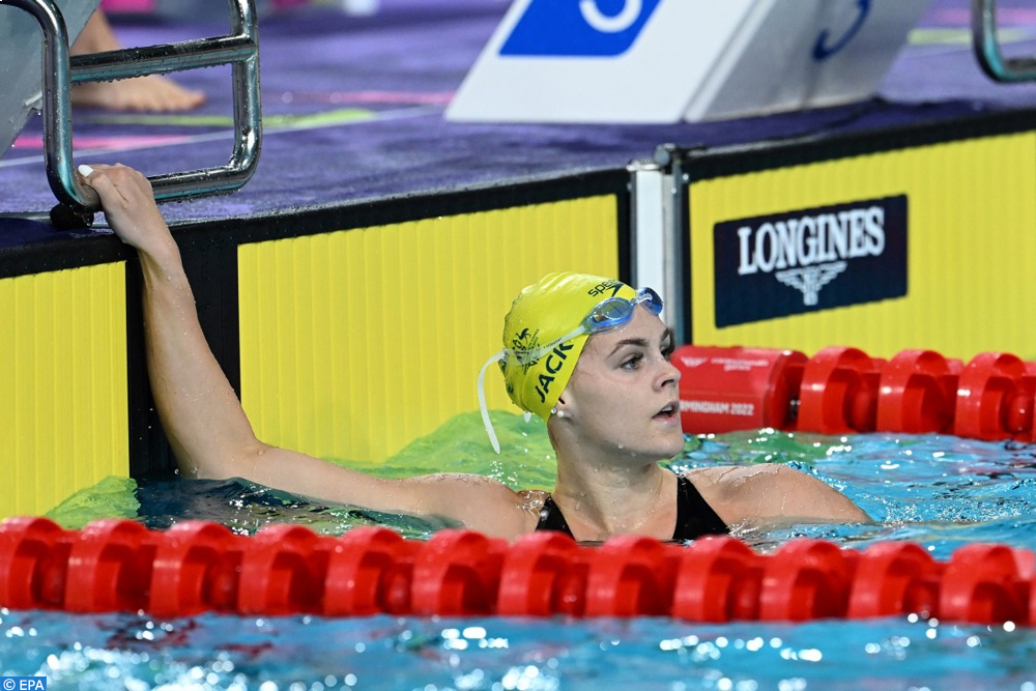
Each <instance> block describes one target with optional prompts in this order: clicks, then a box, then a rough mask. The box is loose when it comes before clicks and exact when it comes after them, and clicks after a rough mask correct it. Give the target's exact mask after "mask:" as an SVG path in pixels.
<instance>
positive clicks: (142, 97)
mask: <svg viewBox="0 0 1036 691" xmlns="http://www.w3.org/2000/svg"><path fill="white" fill-rule="evenodd" d="M121 48H122V45H121V44H120V43H119V39H118V38H117V37H116V36H115V32H114V31H113V30H112V28H111V25H110V24H109V23H108V19H107V18H106V17H105V16H104V12H103V11H102V10H101V9H98V10H97V11H96V12H94V13H93V15H92V16H91V17H90V20H89V21H88V22H87V23H86V27H85V28H84V29H83V32H82V33H81V34H80V35H79V38H78V39H76V41H75V43H74V44H72V50H71V53H72V55H87V54H90V53H101V52H105V51H109V50H119V49H121ZM204 102H205V94H203V93H201V92H200V91H192V90H190V89H186V88H184V87H182V86H180V85H179V84H177V83H176V82H174V81H173V80H171V79H169V78H167V77H164V76H162V75H157V74H152V75H147V76H144V77H136V78H134V79H122V80H119V81H116V82H91V83H87V84H79V85H77V86H75V87H73V88H72V103H73V105H76V106H83V107H88V108H106V109H108V110H130V111H138V112H143V111H152V112H175V111H182V110H192V109H194V108H197V107H198V106H200V105H201V104H202V103H204Z"/></svg>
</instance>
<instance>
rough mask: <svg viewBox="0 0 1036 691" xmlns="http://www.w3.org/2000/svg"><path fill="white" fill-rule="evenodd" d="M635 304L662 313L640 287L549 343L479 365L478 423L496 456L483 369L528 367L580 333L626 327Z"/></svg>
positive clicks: (610, 300)
mask: <svg viewBox="0 0 1036 691" xmlns="http://www.w3.org/2000/svg"><path fill="white" fill-rule="evenodd" d="M637 305H643V306H644V308H645V309H647V311H648V312H650V313H651V314H654V315H658V314H661V312H662V298H661V297H659V295H658V293H656V292H655V291H654V290H652V289H651V288H641V289H640V290H638V291H637V294H636V295H635V296H633V297H632V298H620V297H617V296H612V297H610V298H605V299H604V300H601V302H599V303H597V306H595V307H594V308H593V309H592V310H590V314H588V315H586V317H585V318H584V319H583V321H581V322H580V323H579V325H578V326H577V327H576V328H574V329H572V331H570V332H568V333H567V334H565V335H564V336H562V337H561V338H556V339H554V340H553V341H551V342H550V343H548V344H546V345H543V346H540V347H539V348H534V349H532V350H515V349H514V348H504V349H503V350H501V351H500V352H499V353H497V354H495V355H494V356H493V357H491V358H489V360H488V361H486V364H484V365H482V369H481V370H479V373H478V403H479V408H480V409H481V411H482V423H483V424H484V425H485V428H486V433H487V434H488V435H489V442H490V443H491V444H492V445H493V450H494V451H496V452H497V453H500V442H499V440H498V439H497V437H496V432H495V431H494V430H493V423H492V422H490V420H489V408H488V406H487V405H486V390H485V384H484V382H485V376H486V370H487V369H488V368H489V366H490V365H491V364H493V363H494V362H502V361H504V360H507V359H508V358H514V360H516V361H517V362H518V364H519V365H523V366H531V365H533V364H535V363H536V362H537V361H538V360H539V359H540V358H542V357H543V356H545V355H547V354H548V353H549V352H550V351H552V350H554V348H556V347H558V346H559V345H561V344H562V343H566V342H568V341H571V340H572V339H573V338H579V337H580V336H582V335H584V334H588V335H593V334H596V333H601V332H602V331H608V330H609V329H614V328H616V327H619V326H622V325H623V324H626V323H627V322H629V320H630V319H631V318H632V317H633V310H634V309H636V307H637ZM530 417H531V413H529V412H528V411H526V412H525V420H526V421H528V420H529V418H530Z"/></svg>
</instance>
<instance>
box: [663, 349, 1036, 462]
mask: <svg viewBox="0 0 1036 691" xmlns="http://www.w3.org/2000/svg"><path fill="white" fill-rule="evenodd" d="M672 362H673V364H674V365H676V367H677V369H679V370H680V372H681V375H682V376H681V379H680V417H681V420H682V422H683V428H684V432H686V433H688V434H720V433H723V432H733V431H737V430H751V429H759V428H762V427H771V428H774V429H780V430H787V431H801V432H816V433H819V434H846V433H851V432H873V431H878V432H905V433H908V434H927V433H946V434H954V435H956V436H959V437H967V438H972V439H983V440H990V441H992V440H1000V439H1011V438H1013V439H1017V440H1019V441H1025V442H1033V441H1036V404H1034V399H1036V362H1023V361H1022V360H1021V359H1019V358H1018V357H1017V356H1014V355H1011V354H1009V353H980V354H978V355H976V356H975V357H974V358H972V359H971V360H970V361H969V362H967V363H966V364H965V363H964V362H962V361H961V360H957V359H951V358H946V357H943V356H942V355H940V354H939V353H937V352H935V351H932V350H904V351H901V352H899V353H897V354H896V355H895V356H894V357H892V358H891V359H890V360H888V361H886V360H883V359H880V358H873V357H870V356H869V355H867V354H866V353H864V352H863V351H862V350H859V349H857V348H841V347H831V348H824V349H823V350H821V351H819V352H818V353H816V354H815V355H814V356H813V357H806V355H805V354H803V353H801V352H798V351H794V350H778V349H774V348H743V347H740V346H730V347H717V346H697V345H688V346H683V347H681V348H678V349H677V350H676V351H675V352H674V353H673V357H672Z"/></svg>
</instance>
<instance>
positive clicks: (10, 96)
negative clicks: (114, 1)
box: [0, 0, 100, 157]
mask: <svg viewBox="0 0 1036 691" xmlns="http://www.w3.org/2000/svg"><path fill="white" fill-rule="evenodd" d="M55 4H56V5H57V6H58V8H59V9H60V10H61V15H62V17H64V20H65V28H66V29H67V30H68V36H69V40H70V41H74V40H75V39H76V38H77V37H78V36H79V34H80V33H81V32H82V31H83V27H84V26H86V21H87V20H88V19H89V18H90V15H92V14H93V13H94V10H96V9H97V5H98V4H100V0H55ZM42 36H43V34H42V32H41V31H40V27H39V24H38V23H37V22H36V21H35V20H34V19H33V18H32V16H30V15H29V14H28V13H27V12H24V11H23V10H22V9H20V8H19V7H16V6H12V5H8V4H7V3H5V2H3V1H2V0H0V94H3V98H0V157H3V155H4V154H5V153H7V150H8V149H9V148H10V147H11V144H13V143H14V140H15V137H17V136H18V133H19V132H21V131H22V128H23V127H24V126H25V123H26V121H27V120H28V119H29V115H30V114H31V113H33V112H40V111H41V110H43V72H42V71H41V69H40V66H41V65H42V64H43V41H42Z"/></svg>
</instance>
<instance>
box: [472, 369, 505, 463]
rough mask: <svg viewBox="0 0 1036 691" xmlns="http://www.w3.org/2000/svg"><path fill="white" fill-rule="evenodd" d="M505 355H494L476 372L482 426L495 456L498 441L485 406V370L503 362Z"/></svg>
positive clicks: (498, 445) (498, 444) (498, 451)
mask: <svg viewBox="0 0 1036 691" xmlns="http://www.w3.org/2000/svg"><path fill="white" fill-rule="evenodd" d="M506 355H507V351H506V350H501V351H500V352H499V353H496V354H495V355H493V357H491V358H489V359H488V360H486V364H484V365H482V369H481V370H479V372H478V407H479V410H480V411H481V412H482V424H483V425H485V428H486V434H488V435H489V443H490V444H492V445H493V451H496V452H497V454H499V453H500V440H499V439H497V438H496V430H494V429H493V422H492V421H491V420H490V419H489V406H488V405H486V386H485V382H486V370H487V369H489V366H490V365H492V364H494V363H497V362H500V361H501V360H503V359H504V357H505V356H506Z"/></svg>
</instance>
